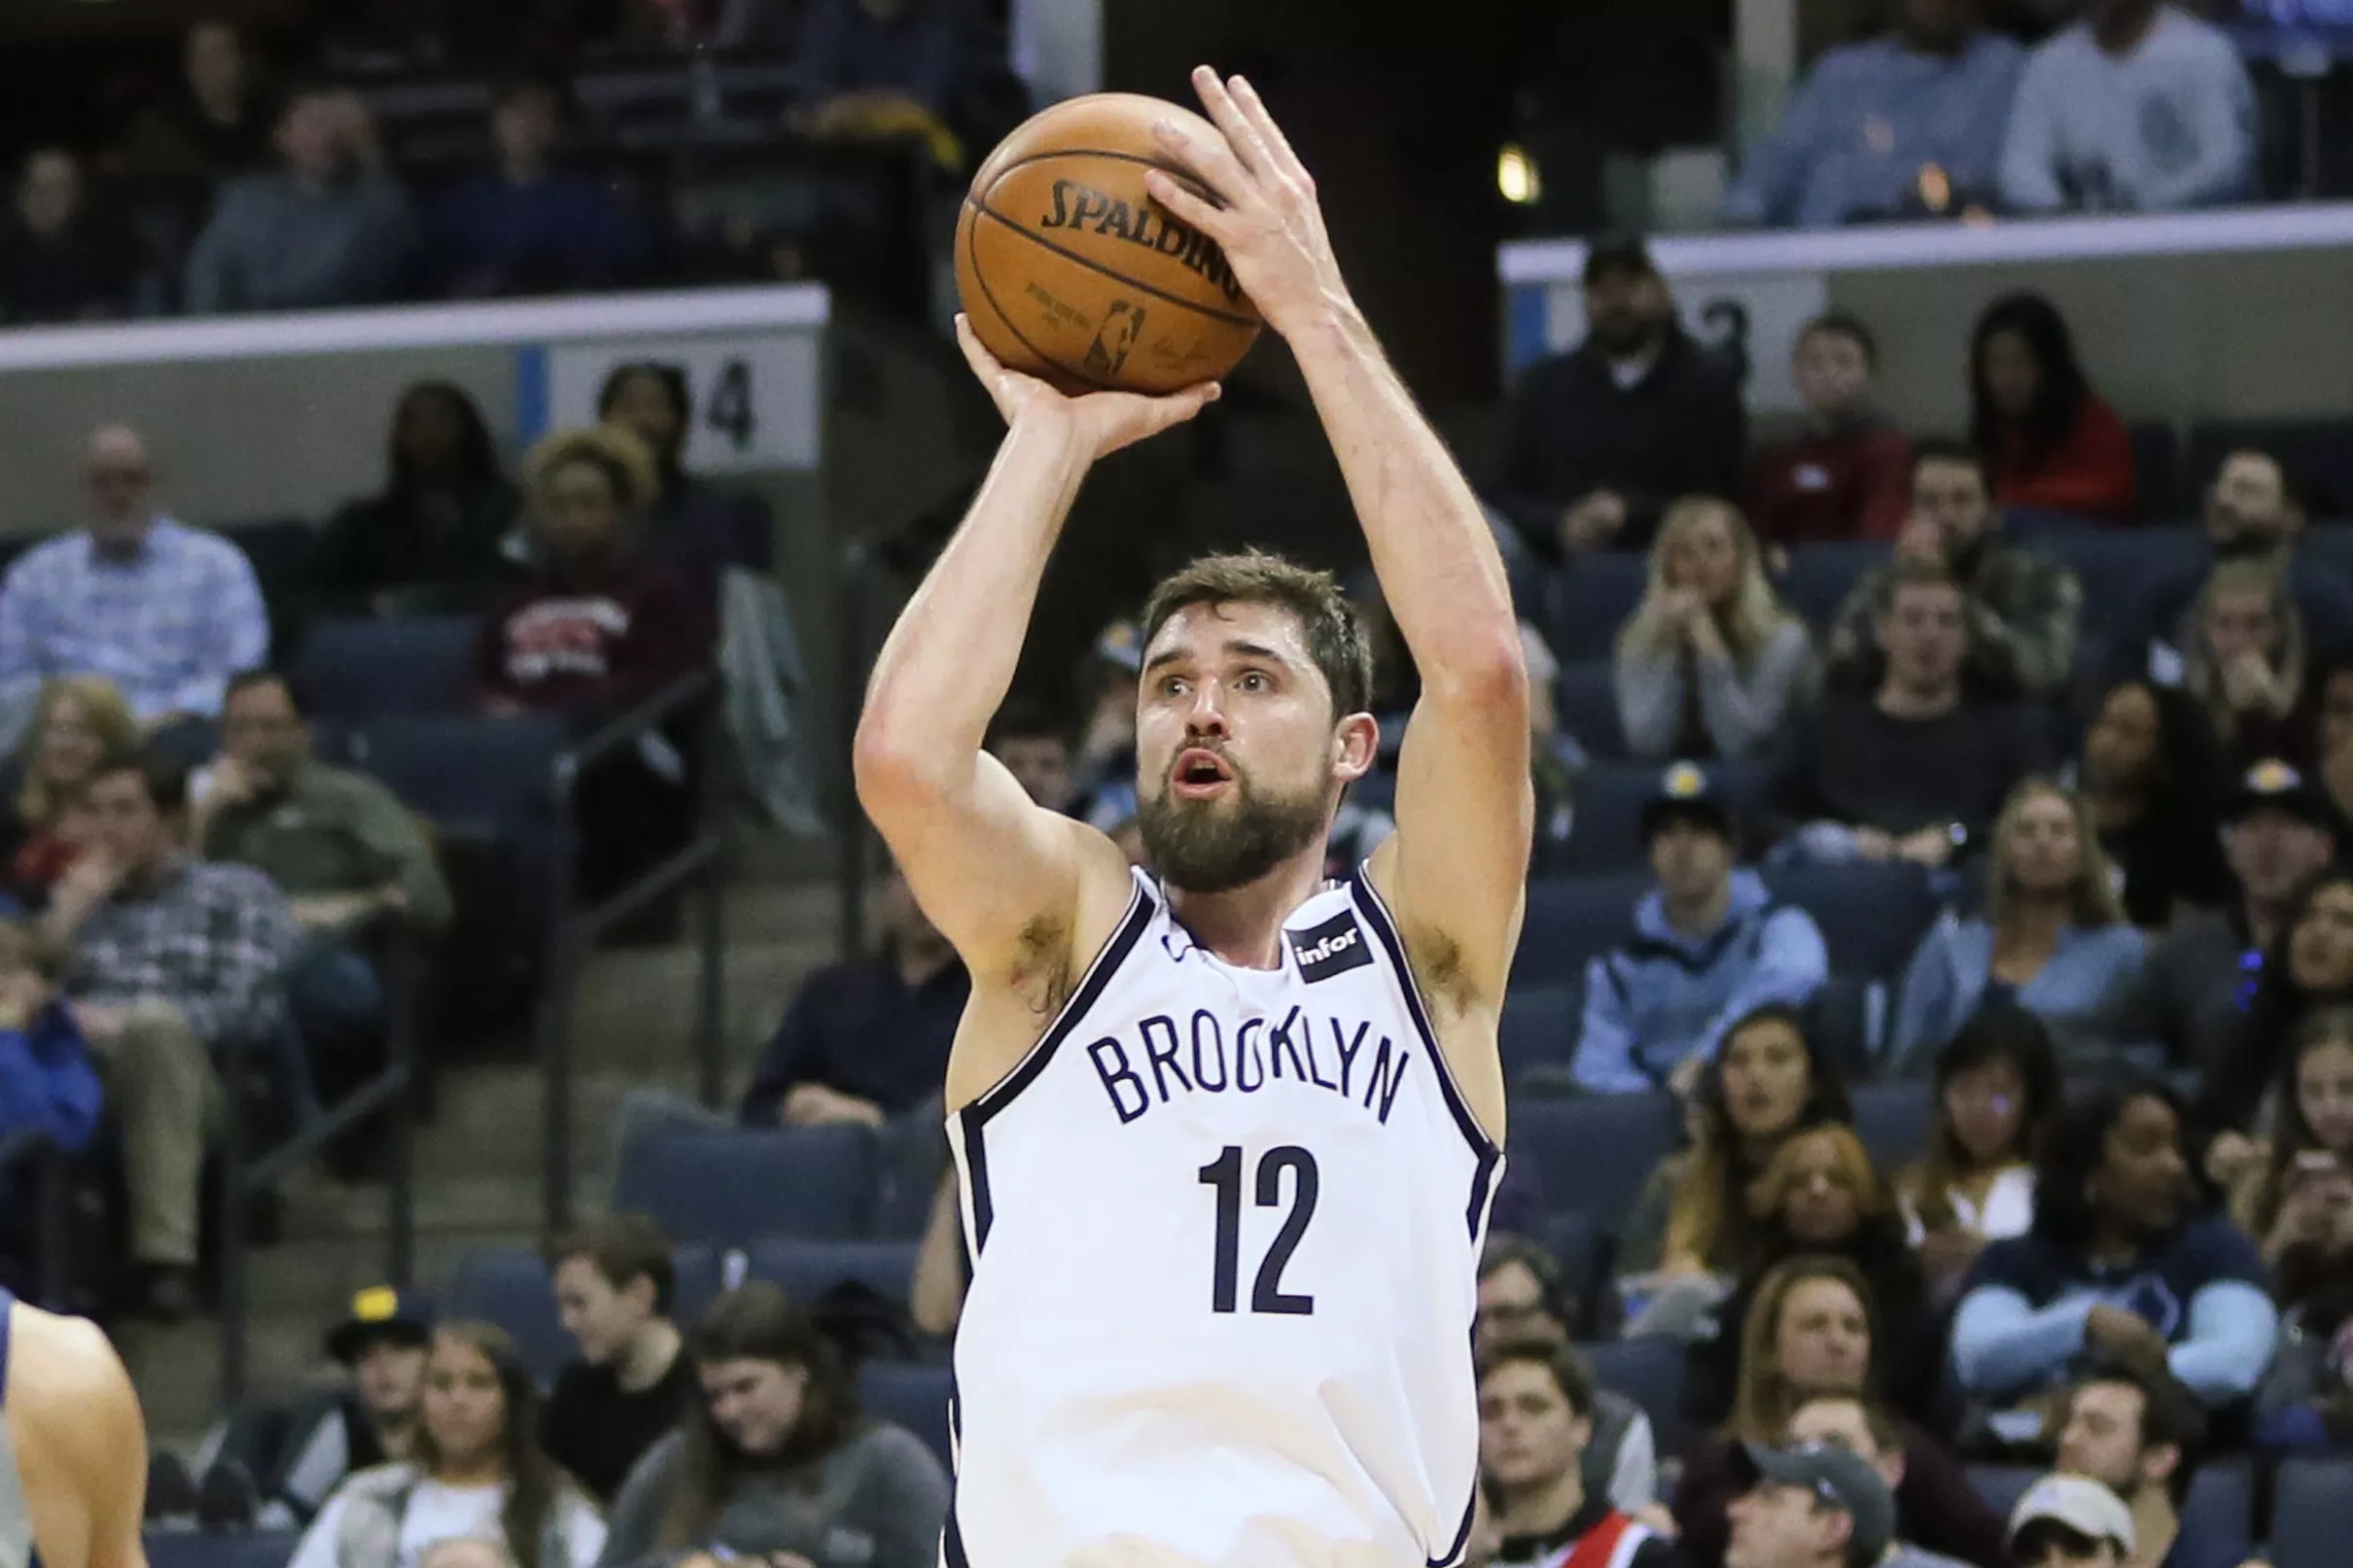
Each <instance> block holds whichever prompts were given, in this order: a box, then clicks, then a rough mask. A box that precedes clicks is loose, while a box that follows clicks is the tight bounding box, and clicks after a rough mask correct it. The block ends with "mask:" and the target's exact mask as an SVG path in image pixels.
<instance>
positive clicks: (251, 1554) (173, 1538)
mask: <svg viewBox="0 0 2353 1568" xmlns="http://www.w3.org/2000/svg"><path fill="white" fill-rule="evenodd" d="M301 1540H302V1532H301V1531H299V1530H234V1531H228V1532H221V1533H216V1532H213V1531H209V1530H208V1531H205V1532H203V1533H201V1534H198V1533H195V1532H193V1531H188V1530H149V1531H147V1532H146V1534H145V1537H144V1544H145V1546H146V1548H147V1561H148V1564H149V1568H286V1564H287V1563H289V1562H291V1561H292V1560H293V1559H294V1554H295V1548H296V1547H297V1546H299V1545H300V1543H301Z"/></svg>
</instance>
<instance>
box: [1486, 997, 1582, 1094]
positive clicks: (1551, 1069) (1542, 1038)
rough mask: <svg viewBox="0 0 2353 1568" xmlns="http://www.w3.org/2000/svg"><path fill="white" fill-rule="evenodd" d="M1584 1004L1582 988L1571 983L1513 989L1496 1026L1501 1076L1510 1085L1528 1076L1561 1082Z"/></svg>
mask: <svg viewBox="0 0 2353 1568" xmlns="http://www.w3.org/2000/svg"><path fill="white" fill-rule="evenodd" d="M1584 1005H1585V988H1584V987H1582V986H1580V985H1576V984H1574V983H1568V984H1562V985H1537V986H1514V987H1513V988H1512V989H1511V991H1510V992H1509V993H1507V994H1506V995H1505V996H1504V998H1503V1018H1502V1022H1501V1024H1500V1026H1499V1032H1500V1034H1501V1036H1502V1039H1501V1045H1502V1048H1503V1076H1504V1077H1505V1078H1506V1079H1507V1080H1509V1081H1510V1082H1513V1083H1518V1082H1519V1081H1520V1080H1522V1079H1523V1078H1526V1077H1528V1076H1529V1075H1530V1074H1533V1075H1535V1076H1537V1077H1553V1078H1558V1079H1561V1080H1563V1081H1565V1080H1566V1078H1567V1074H1568V1063H1569V1058H1570V1057H1571V1056H1573V1055H1574V1054H1575V1052H1576V1047H1577V1018H1578V1015H1579V1013H1580V1012H1581V1011H1582V1010H1583V1008H1584Z"/></svg>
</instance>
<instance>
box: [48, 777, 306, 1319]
mask: <svg viewBox="0 0 2353 1568" xmlns="http://www.w3.org/2000/svg"><path fill="white" fill-rule="evenodd" d="M83 799H84V805H85V808H86V810H87V812H88V817H89V819H90V824H91V833H92V842H91V844H90V846H89V848H88V850H86V851H85V852H84V854H83V855H82V857H81V858H80V859H79V860H77V861H75V862H74V867H73V869H72V870H71V871H70V872H68V873H67V874H66V875H65V877H64V878H63V879H62V880H61V881H59V883H58V884H57V887H56V889H55V890H54V891H53V894H52V897H51V903H50V912H49V915H48V917H47V920H48V922H49V927H50V930H51V933H52V934H53V936H54V937H55V938H57V939H58V940H60V941H62V942H64V943H66V944H67V946H68V958H67V960H66V967H65V987H64V989H65V993H66V995H67V996H68V997H70V998H71V1002H70V1006H71V1007H72V1009H73V1014H74V1019H75V1021H76V1022H77V1023H79V1024H80V1025H81V1026H82V1032H83V1034H84V1036H85V1037H86V1038H88V1041H89V1046H90V1052H91V1054H92V1055H93V1056H94V1057H96V1058H97V1059H98V1062H99V1063H100V1068H101V1070H102V1071H103V1073H104V1074H105V1078H106V1092H107V1097H108V1098H109V1099H110V1100H111V1101H112V1102H113V1104H114V1108H115V1117H116V1120H117V1122H118V1123H119V1124H120V1125H121V1127H122V1129H123V1167H124V1174H125V1177H126V1178H127V1182H126V1184H127V1186H128V1188H129V1197H130V1210H131V1214H130V1253H131V1260H132V1262H133V1263H135V1264H137V1265H139V1266H140V1271H141V1273H142V1274H143V1276H144V1277H143V1280H142V1285H141V1299H140V1301H139V1303H138V1305H139V1306H140V1307H143V1308H144V1309H145V1310H147V1311H148V1312H149V1313H150V1314H151V1315H154V1316H157V1317H160V1318H163V1319H166V1320H171V1319H176V1318H179V1317H184V1316H186V1315H187V1314H188V1312H189V1311H191V1310H192V1309H193V1307H194V1306H195V1293H194V1288H193V1287H194V1273H195V1262H196V1219H197V1214H196V1208H197V1184H198V1179H199V1177H200V1175H201V1173H202V1168H203V1163H204V1145H205V1141H206V1139H207V1138H208V1137H209V1136H210V1135H211V1132H212V1131H213V1129H214V1128H215V1127H216V1126H217V1124H218V1122H219V1120H220V1109H221V1095H222V1092H223V1091H222V1084H221V1077H220V1073H219V1071H218V1070H217V1068H216V1065H215V1060H214V1059H215V1054H216V1053H217V1052H218V1051H219V1050H220V1049H221V1048H222V1047H223V1046H225V1045H228V1044H230V1043H237V1044H245V1043H251V1042H257V1041H264V1040H268V1039H271V1038H272V1037H274V1036H275V1035H276V1034H277V1031H278V1030H279V1029H280V1028H282V1027H283V1024H284V1020H285V999H284V996H283V994H282V993H281V990H280V981H279V976H280V972H281V970H282V969H283V968H284V967H285V964H286V962H287V960H288V958H291V957H292V956H293V954H294V952H295V949H296V947H297V945H298V944H299V942H300V940H301V932H300V929H299V927H298V926H297V925H296V924H295V920H294V912H293V910H292V909H291V907H290V906H289V905H288V904H287V902H286V898H285V895H284V894H282V893H280V892H279V891H278V889H277V888H276V887H275V886H274V885H272V884H271V882H270V880H269V879H268V878H267V877H265V876H263V875H262V873H260V872H259V871H256V870H254V869H252V868H251V867H250V866H232V865H205V864H202V863H200V862H198V861H195V860H193V859H191V858H189V856H188V855H187V854H185V853H184V852H183V851H182V849H181V840H182V831H183V829H184V827H185V825H186V823H185V814H186V808H187V803H188V775H187V772H186V770H185V769H183V768H182V767H181V766H180V765H179V764H178V763H177V762H175V761H173V760H171V759H170V758H168V757H166V756H163V755H160V754H158V753H150V754H149V755H147V756H144V757H139V758H134V759H131V760H127V761H110V762H107V763H104V764H101V765H100V768H99V771H98V772H97V773H96V774H95V775H94V776H92V778H91V779H90V781H89V783H88V785H87V786H86V791H85V794H84V797H83Z"/></svg>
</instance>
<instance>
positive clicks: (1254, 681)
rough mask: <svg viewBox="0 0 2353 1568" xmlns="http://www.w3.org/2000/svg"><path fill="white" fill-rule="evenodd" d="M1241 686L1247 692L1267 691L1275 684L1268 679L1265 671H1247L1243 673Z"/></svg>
mask: <svg viewBox="0 0 2353 1568" xmlns="http://www.w3.org/2000/svg"><path fill="white" fill-rule="evenodd" d="M1239 684H1240V685H1241V687H1242V689H1243V690H1245V691H1265V690H1268V689H1269V688H1271V687H1272V686H1273V685H1274V682H1273V681H1271V680H1269V679H1267V676H1266V672H1265V671H1264V670H1245V671H1243V672H1242V679H1241V681H1240V682H1239Z"/></svg>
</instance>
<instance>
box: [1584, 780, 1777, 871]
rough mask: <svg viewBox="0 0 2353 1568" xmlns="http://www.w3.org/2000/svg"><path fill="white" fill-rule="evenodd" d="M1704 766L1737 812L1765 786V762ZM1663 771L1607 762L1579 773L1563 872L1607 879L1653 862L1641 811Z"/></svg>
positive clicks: (1655, 790)
mask: <svg viewBox="0 0 2353 1568" xmlns="http://www.w3.org/2000/svg"><path fill="white" fill-rule="evenodd" d="M1706 766H1707V771H1708V773H1709V774H1710V775H1711V776H1713V777H1714V779H1715V781H1716V784H1717V787H1718V788H1720V789H1721V790H1722V791H1723V792H1724V794H1725V795H1726V796H1727V797H1729V798H1730V799H1731V801H1732V802H1733V804H1734V808H1735V810H1736V813H1737V811H1738V808H1740V807H1742V806H1745V805H1746V804H1747V803H1748V802H1750V801H1752V800H1754V799H1755V798H1756V797H1757V794H1758V792H1759V791H1760V790H1761V789H1762V788H1763V787H1764V784H1765V777H1766V770H1765V766H1764V764H1762V763H1755V762H1711V763H1708V764H1707V765H1706ZM1665 771H1666V770H1665V768H1664V767H1663V766H1662V765H1661V764H1659V763H1655V762H1604V763H1596V764H1595V765H1593V766H1592V767H1589V768H1587V769H1586V770H1585V772H1584V773H1582V774H1580V775H1579V776H1578V778H1577V784H1576V793H1575V795H1574V797H1573V800H1572V804H1573V805H1574V807H1575V809H1576V819H1575V821H1574V822H1573V824H1572V825H1571V827H1570V829H1569V834H1568V843H1567V844H1566V845H1564V846H1563V848H1562V852H1561V861H1560V864H1561V869H1562V870H1563V871H1568V872H1573V873H1575V874H1577V875H1580V876H1607V875H1610V874H1613V873H1617V872H1625V871H1636V870H1640V869H1641V868H1642V867H1644V866H1646V865H1647V864H1649V854H1648V852H1647V850H1646V849H1645V847H1644V845H1643V842H1642V808H1643V806H1644V805H1645V804H1646V803H1648V801H1649V800H1650V799H1651V797H1652V796H1654V795H1656V794H1657V793H1658V792H1659V778H1660V775H1661V774H1663V773H1664V772H1665Z"/></svg>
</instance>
